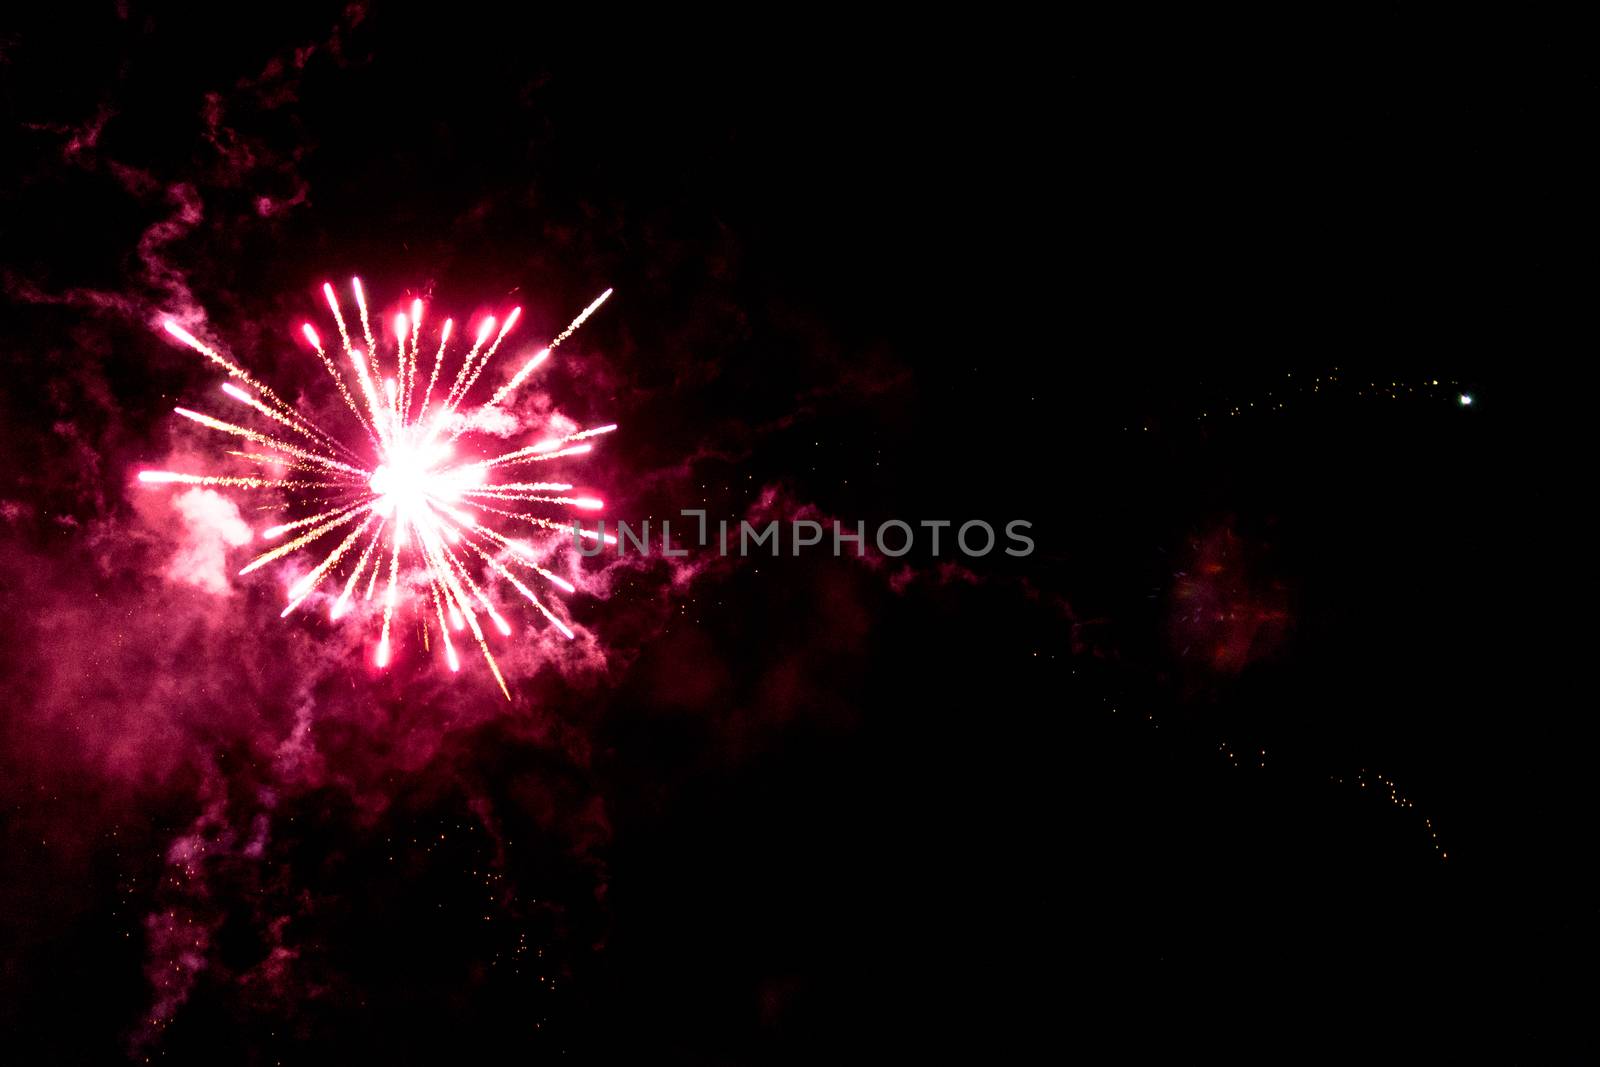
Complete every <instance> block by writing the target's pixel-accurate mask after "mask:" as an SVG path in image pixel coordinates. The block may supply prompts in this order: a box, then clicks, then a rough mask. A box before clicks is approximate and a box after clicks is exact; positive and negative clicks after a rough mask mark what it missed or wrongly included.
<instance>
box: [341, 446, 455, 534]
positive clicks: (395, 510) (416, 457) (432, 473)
mask: <svg viewBox="0 0 1600 1067" xmlns="http://www.w3.org/2000/svg"><path fill="white" fill-rule="evenodd" d="M450 451H451V449H450V446H449V445H448V444H440V445H432V446H428V445H422V446H418V445H417V444H415V443H413V442H410V441H396V442H394V443H393V444H392V445H390V447H388V448H387V449H385V450H384V462H383V463H381V464H379V465H378V469H377V471H376V472H374V473H373V475H372V481H371V482H370V483H368V484H369V485H370V486H371V487H372V491H373V492H374V493H376V494H378V499H377V500H375V501H373V504H372V510H373V511H376V512H378V513H379V514H380V515H393V516H395V517H396V518H397V519H398V520H399V521H401V522H407V523H415V522H417V521H418V520H419V519H422V518H423V517H424V516H425V515H427V513H428V511H429V510H430V507H431V505H433V504H435V503H442V504H454V503H456V502H457V501H459V500H460V499H461V496H462V492H463V491H464V490H467V489H471V488H473V487H474V486H476V485H481V484H482V483H483V476H484V471H483V469H482V468H481V467H473V466H470V465H469V466H465V467H450V466H446V465H445V464H446V462H447V461H448V460H449V457H450ZM474 475H476V477H474Z"/></svg>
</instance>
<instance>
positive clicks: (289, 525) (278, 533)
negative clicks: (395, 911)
mask: <svg viewBox="0 0 1600 1067" xmlns="http://www.w3.org/2000/svg"><path fill="white" fill-rule="evenodd" d="M371 502H372V498H371V497H368V498H367V499H366V500H362V501H360V502H358V503H355V504H351V505H350V506H348V507H342V508H334V509H332V510H331V511H324V512H323V513H322V514H320V515H308V516H306V517H305V518H303V519H296V520H295V521H294V522H286V523H284V524H283V525H282V526H271V527H268V528H267V529H265V530H262V531H261V536H262V537H264V538H266V539H267V540H268V541H273V540H276V539H277V538H279V537H282V536H283V535H284V534H286V533H288V532H289V531H291V530H300V529H304V528H305V527H307V526H315V525H316V524H317V523H319V522H322V521H323V520H324V519H334V518H338V517H339V516H340V515H343V514H344V513H345V512H347V511H354V510H355V509H356V508H359V507H367V506H369V505H370V504H371Z"/></svg>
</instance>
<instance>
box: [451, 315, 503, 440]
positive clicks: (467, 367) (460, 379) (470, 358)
mask: <svg viewBox="0 0 1600 1067" xmlns="http://www.w3.org/2000/svg"><path fill="white" fill-rule="evenodd" d="M493 332H494V316H493V315H490V316H489V317H488V318H486V319H484V320H483V322H482V323H481V324H480V325H479V326H478V339H477V340H476V341H474V342H472V347H471V348H469V349H467V358H466V359H464V360H462V361H461V369H460V370H459V371H457V372H456V380H455V382H454V383H452V384H451V386H450V391H449V392H448V393H446V394H445V395H444V403H443V405H442V406H443V408H444V412H445V414H444V415H442V416H441V417H440V421H441V422H442V421H444V419H445V418H447V417H448V415H449V413H450V412H451V411H452V410H453V409H454V407H455V400H456V394H458V393H459V392H460V391H461V386H462V384H463V383H465V382H466V380H467V374H468V373H469V372H470V371H471V370H472V364H473V362H474V361H476V360H477V358H478V351H479V350H480V349H481V348H483V343H484V342H485V341H487V340H488V339H489V335H490V334H491V333H493Z"/></svg>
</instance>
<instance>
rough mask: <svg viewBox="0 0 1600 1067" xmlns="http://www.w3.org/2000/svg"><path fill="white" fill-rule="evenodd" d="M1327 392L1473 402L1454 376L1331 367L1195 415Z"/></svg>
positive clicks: (1236, 411)
mask: <svg viewBox="0 0 1600 1067" xmlns="http://www.w3.org/2000/svg"><path fill="white" fill-rule="evenodd" d="M1326 395H1344V396H1355V397H1359V398H1362V399H1368V400H1374V399H1376V400H1408V399H1410V400H1427V399H1436V400H1447V401H1448V400H1454V401H1455V402H1456V403H1457V404H1458V405H1459V406H1461V407H1471V406H1472V399H1473V398H1472V394H1471V393H1469V392H1467V391H1466V390H1464V389H1462V388H1461V383H1460V382H1459V381H1457V380H1456V379H1454V378H1431V377H1430V378H1420V379H1415V380H1404V381H1402V380H1399V379H1390V380H1389V381H1377V380H1374V379H1372V378H1371V377H1367V378H1362V377H1361V376H1359V375H1353V374H1351V373H1349V372H1347V371H1344V370H1341V369H1340V368H1338V367H1334V368H1333V369H1332V370H1330V371H1327V372H1325V373H1321V374H1310V375H1306V374H1301V375H1296V374H1294V373H1293V372H1292V371H1291V372H1285V373H1284V376H1283V381H1282V382H1280V383H1279V384H1278V385H1275V386H1274V387H1272V388H1270V389H1265V390H1262V391H1261V392H1260V393H1258V394H1257V395H1255V396H1253V397H1249V398H1244V397H1236V398H1230V399H1223V400H1221V402H1220V403H1218V404H1217V405H1215V406H1211V407H1208V408H1206V410H1204V411H1201V412H1200V413H1199V414H1198V415H1197V416H1195V421H1196V422H1209V421H1211V420H1214V419H1218V418H1240V417H1243V416H1247V415H1255V414H1267V413H1270V412H1275V411H1289V410H1291V409H1292V408H1294V407H1296V406H1297V405H1298V404H1299V403H1303V402H1305V401H1307V400H1310V399H1312V398H1316V397H1322V396H1326Z"/></svg>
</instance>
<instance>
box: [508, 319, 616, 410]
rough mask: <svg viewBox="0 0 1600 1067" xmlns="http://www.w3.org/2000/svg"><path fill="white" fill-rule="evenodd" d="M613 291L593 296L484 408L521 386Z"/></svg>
mask: <svg viewBox="0 0 1600 1067" xmlns="http://www.w3.org/2000/svg"><path fill="white" fill-rule="evenodd" d="M613 291H614V290H611V289H607V290H606V291H605V292H603V293H601V294H600V295H599V296H597V297H595V298H594V301H593V302H592V303H591V304H590V305H589V306H588V307H586V308H584V309H583V310H582V311H580V312H579V313H578V317H577V318H575V319H573V320H572V321H571V322H570V323H568V324H567V328H566V329H565V330H562V331H561V333H560V334H558V335H557V336H556V339H555V340H554V341H551V342H550V344H549V346H548V347H546V348H542V349H540V350H539V351H538V352H536V353H534V355H533V358H532V359H530V360H528V362H526V363H524V364H523V365H522V367H521V368H520V369H519V370H518V371H517V373H515V374H513V375H512V376H511V379H510V380H509V381H507V382H506V384H504V385H502V386H501V387H500V388H499V389H498V390H497V391H496V392H495V394H494V396H492V397H491V398H490V399H489V402H488V403H487V404H485V405H484V407H485V408H486V409H487V408H493V407H499V406H500V402H501V401H502V400H504V399H505V398H506V397H508V396H510V395H511V394H512V393H514V392H516V390H517V388H518V387H519V386H521V385H522V383H523V382H525V381H527V379H528V375H530V374H532V373H533V372H534V371H535V370H537V369H538V367H539V365H540V364H542V363H543V362H544V361H545V360H547V359H549V358H550V353H552V352H554V351H555V350H556V349H557V348H558V347H560V345H561V342H562V341H565V340H566V339H567V338H569V337H571V336H572V335H573V334H575V333H577V332H578V329H579V327H581V326H582V325H583V324H584V323H585V322H586V321H588V318H589V316H590V315H593V314H594V313H595V312H596V311H599V310H600V305H601V304H604V303H605V302H606V300H607V299H609V298H610V296H611V294H612V292H613Z"/></svg>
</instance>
